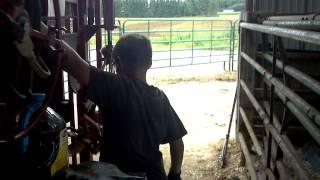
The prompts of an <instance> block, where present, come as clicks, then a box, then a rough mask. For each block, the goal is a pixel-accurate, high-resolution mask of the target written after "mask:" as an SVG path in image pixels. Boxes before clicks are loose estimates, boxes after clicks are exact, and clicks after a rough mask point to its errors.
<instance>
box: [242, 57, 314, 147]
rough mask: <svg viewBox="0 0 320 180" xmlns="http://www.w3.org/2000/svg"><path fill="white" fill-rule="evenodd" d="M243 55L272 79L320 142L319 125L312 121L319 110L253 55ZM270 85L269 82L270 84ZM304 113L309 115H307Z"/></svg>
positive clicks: (281, 97) (302, 122)
mask: <svg viewBox="0 0 320 180" xmlns="http://www.w3.org/2000/svg"><path fill="white" fill-rule="evenodd" d="M241 57H242V58H243V59H244V60H246V61H247V62H248V63H249V64H251V66H252V67H253V68H254V69H255V70H257V72H259V73H260V74H261V75H262V76H264V78H265V79H267V80H268V81H270V83H271V84H273V85H274V86H275V92H276V93H277V95H278V97H279V98H280V99H281V100H282V101H283V103H284V104H286V106H287V107H288V108H289V109H290V110H291V112H292V113H293V114H294V115H296V117H297V118H298V120H299V121H300V123H301V124H302V125H303V126H304V127H305V128H306V129H307V130H308V132H309V133H310V135H311V136H312V137H313V138H314V140H315V141H316V142H317V143H318V144H320V131H319V129H318V128H317V126H316V125H315V124H314V123H313V122H312V121H310V119H309V118H311V119H319V118H320V114H319V112H318V111H317V110H316V109H315V108H314V107H312V106H311V105H310V104H309V103H307V102H306V101H305V100H304V99H302V98H301V97H300V96H298V95H297V94H296V93H294V92H293V91H292V90H290V89H289V88H287V87H286V86H284V85H283V83H281V82H280V81H279V80H277V79H276V78H274V77H272V75H271V74H270V73H269V72H267V71H266V70H265V69H264V68H263V67H262V66H261V65H259V64H258V63H257V62H255V61H254V60H253V59H252V58H251V57H249V56H248V55H247V54H246V53H243V52H242V53H241ZM268 85H269V84H268ZM293 103H294V104H295V105H297V106H299V108H301V110H302V111H303V112H301V111H300V110H299V109H298V108H297V107H296V106H295V105H294V104H293ZM304 114H306V115H308V116H309V118H308V117H306V116H305V115H304Z"/></svg>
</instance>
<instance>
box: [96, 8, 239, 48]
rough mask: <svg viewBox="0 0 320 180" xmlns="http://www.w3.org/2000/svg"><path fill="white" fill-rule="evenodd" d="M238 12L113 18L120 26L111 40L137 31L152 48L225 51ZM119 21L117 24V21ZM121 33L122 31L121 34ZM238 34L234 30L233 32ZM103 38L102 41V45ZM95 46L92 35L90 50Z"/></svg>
mask: <svg viewBox="0 0 320 180" xmlns="http://www.w3.org/2000/svg"><path fill="white" fill-rule="evenodd" d="M238 18H239V15H236V14H232V15H219V16H216V17H193V18H190V17H188V18H170V19H168V18H150V19H147V18H144V19H137V18H132V19H123V18H119V19H117V20H116V23H117V25H119V24H120V25H121V29H116V30H115V31H114V32H113V39H112V40H113V43H115V42H117V40H118V39H119V34H121V33H124V34H126V33H140V34H144V35H146V36H148V37H149V38H150V39H151V41H152V47H153V50H155V51H159V50H170V49H171V50H181V49H190V48H194V49H201V48H205V49H206V48H207V49H216V50H228V49H229V47H230V37H231V27H232V26H233V23H234V22H235V21H237V20H238ZM118 23H119V24H118ZM120 32H121V33H120ZM235 35H237V33H235ZM105 43H106V42H105V38H104V37H103V44H105ZM94 48H95V37H93V38H92V39H91V40H90V49H94Z"/></svg>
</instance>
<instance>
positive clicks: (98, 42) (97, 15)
mask: <svg viewBox="0 0 320 180" xmlns="http://www.w3.org/2000/svg"><path fill="white" fill-rule="evenodd" d="M94 3H95V8H94V9H95V24H96V26H98V27H100V26H101V7H100V6H101V4H100V3H101V2H100V0H95V1H94ZM101 47H102V33H101V28H98V29H97V32H96V56H97V68H99V69H101V68H102V57H101V52H100V50H101Z"/></svg>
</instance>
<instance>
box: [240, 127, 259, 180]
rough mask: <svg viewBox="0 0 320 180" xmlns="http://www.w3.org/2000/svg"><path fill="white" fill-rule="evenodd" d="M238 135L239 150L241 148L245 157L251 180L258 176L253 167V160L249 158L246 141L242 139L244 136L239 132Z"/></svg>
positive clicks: (255, 179)
mask: <svg viewBox="0 0 320 180" xmlns="http://www.w3.org/2000/svg"><path fill="white" fill-rule="evenodd" d="M238 137H239V142H240V146H241V150H242V152H243V155H244V157H245V159H246V165H247V168H248V171H249V174H250V177H251V179H252V180H257V179H258V177H257V173H256V171H255V168H254V162H253V160H252V158H251V155H250V153H249V149H248V147H247V144H246V141H245V139H244V137H243V135H242V133H241V132H238Z"/></svg>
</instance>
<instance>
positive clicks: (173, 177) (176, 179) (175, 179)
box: [168, 171, 181, 180]
mask: <svg viewBox="0 0 320 180" xmlns="http://www.w3.org/2000/svg"><path fill="white" fill-rule="evenodd" d="M168 180H181V172H179V173H177V172H173V171H170V172H169V174H168Z"/></svg>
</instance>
